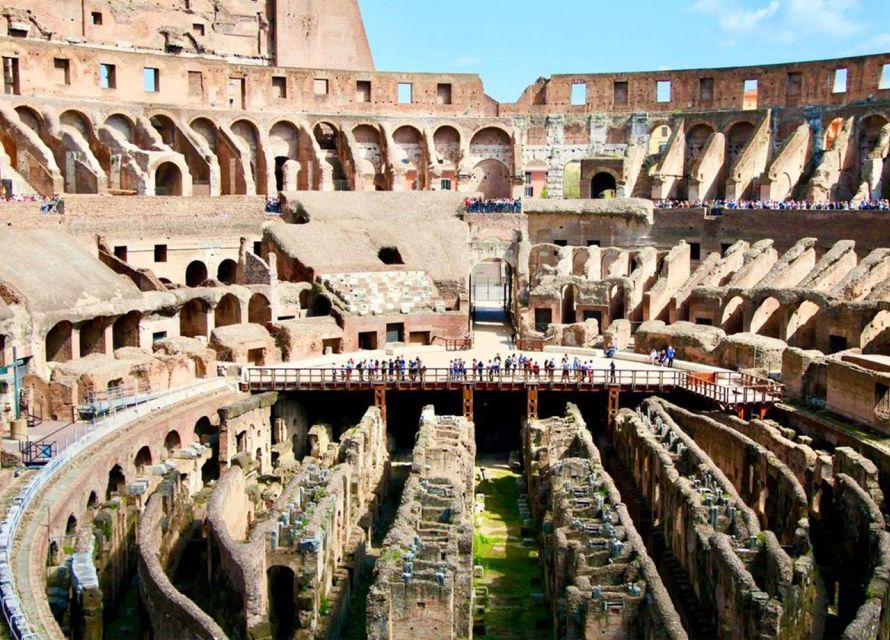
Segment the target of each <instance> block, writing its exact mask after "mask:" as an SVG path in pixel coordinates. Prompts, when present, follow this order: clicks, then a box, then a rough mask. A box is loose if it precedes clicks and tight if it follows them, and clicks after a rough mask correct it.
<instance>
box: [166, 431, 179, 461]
mask: <svg viewBox="0 0 890 640" xmlns="http://www.w3.org/2000/svg"><path fill="white" fill-rule="evenodd" d="M180 449H182V438H180V437H179V432H178V431H176V430H175V429H174V430H173V431H170V432H169V433H168V434H167V436H166V437H165V438H164V453H165V454H166V457H168V458H169V457H170V456H172V455H173V454H174V453H175V452H177V451H179V450H180Z"/></svg>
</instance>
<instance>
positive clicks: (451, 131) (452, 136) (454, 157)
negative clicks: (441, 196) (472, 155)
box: [433, 126, 461, 191]
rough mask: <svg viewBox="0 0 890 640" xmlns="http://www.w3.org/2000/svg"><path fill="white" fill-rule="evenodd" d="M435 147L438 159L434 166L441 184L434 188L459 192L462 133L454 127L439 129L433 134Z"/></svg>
mask: <svg viewBox="0 0 890 640" xmlns="http://www.w3.org/2000/svg"><path fill="white" fill-rule="evenodd" d="M433 147H434V148H435V153H436V157H435V159H434V166H435V167H436V169H437V170H438V173H439V179H440V182H439V184H438V185H434V186H433V188H434V189H435V188H439V189H440V190H442V191H457V182H458V167H460V160H461V151H460V133H459V132H458V130H457V129H455V128H454V127H449V126H445V127H439V128H438V129H436V132H435V133H434V134H433Z"/></svg>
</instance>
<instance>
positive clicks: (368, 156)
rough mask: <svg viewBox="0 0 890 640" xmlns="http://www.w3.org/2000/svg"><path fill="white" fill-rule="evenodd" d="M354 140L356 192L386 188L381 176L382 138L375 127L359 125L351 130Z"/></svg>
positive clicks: (382, 168) (382, 161) (382, 158)
mask: <svg viewBox="0 0 890 640" xmlns="http://www.w3.org/2000/svg"><path fill="white" fill-rule="evenodd" d="M352 137H353V138H354V139H355V173H356V187H355V188H356V190H360V187H361V190H363V191H373V190H378V191H380V190H384V189H385V188H386V184H385V176H384V175H383V170H384V165H385V158H384V148H383V136H382V135H381V133H380V130H379V129H378V128H377V127H374V126H372V125H370V124H360V125H357V126H356V127H354V128H353V129H352Z"/></svg>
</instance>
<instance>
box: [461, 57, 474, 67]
mask: <svg viewBox="0 0 890 640" xmlns="http://www.w3.org/2000/svg"><path fill="white" fill-rule="evenodd" d="M456 62H457V66H459V67H474V66H476V65H477V64H479V58H474V57H473V56H461V57H460V58H458V59H457V60H456Z"/></svg>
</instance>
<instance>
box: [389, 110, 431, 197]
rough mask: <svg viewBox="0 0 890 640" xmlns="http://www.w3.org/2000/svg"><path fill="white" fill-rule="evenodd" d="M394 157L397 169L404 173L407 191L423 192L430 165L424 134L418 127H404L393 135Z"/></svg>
mask: <svg viewBox="0 0 890 640" xmlns="http://www.w3.org/2000/svg"><path fill="white" fill-rule="evenodd" d="M392 139H393V146H394V149H393V157H394V160H395V163H396V168H398V169H399V170H400V172H404V176H405V185H404V186H405V190H406V191H422V190H424V189H425V188H426V172H425V169H426V167H427V165H428V164H429V163H428V162H427V161H426V160H425V155H426V154H425V152H424V144H423V134H422V133H421V132H420V130H418V129H417V127H414V126H411V125H409V124H406V125H402V126H401V127H399V128H398V129H396V130H395V131H394V132H393V134H392Z"/></svg>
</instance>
